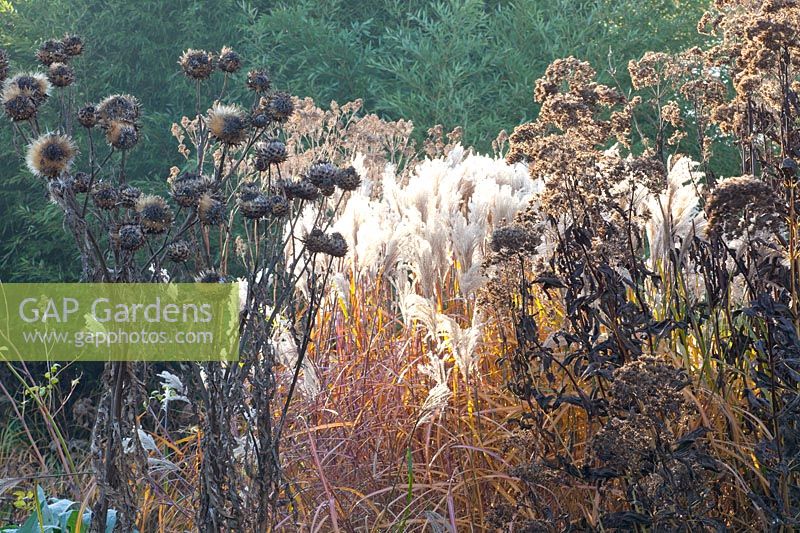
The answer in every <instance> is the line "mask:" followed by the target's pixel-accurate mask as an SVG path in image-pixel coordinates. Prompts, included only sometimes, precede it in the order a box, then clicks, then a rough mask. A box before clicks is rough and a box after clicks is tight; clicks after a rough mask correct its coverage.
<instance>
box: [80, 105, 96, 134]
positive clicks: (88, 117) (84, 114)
mask: <svg viewBox="0 0 800 533" xmlns="http://www.w3.org/2000/svg"><path fill="white" fill-rule="evenodd" d="M78 123H79V124H80V125H81V126H83V127H84V128H87V129H90V128H94V127H95V126H96V125H97V108H95V107H94V106H93V105H92V104H86V105H85V106H83V107H82V108H80V109H79V110H78Z"/></svg>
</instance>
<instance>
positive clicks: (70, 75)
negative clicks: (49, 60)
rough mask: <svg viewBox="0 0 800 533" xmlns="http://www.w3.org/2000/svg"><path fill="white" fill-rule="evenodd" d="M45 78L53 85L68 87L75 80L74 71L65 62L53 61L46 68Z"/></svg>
mask: <svg viewBox="0 0 800 533" xmlns="http://www.w3.org/2000/svg"><path fill="white" fill-rule="evenodd" d="M47 79H48V80H50V83H52V84H53V85H54V86H55V87H69V86H70V85H72V83H73V82H74V81H75V71H74V70H73V68H72V67H71V66H69V65H68V64H66V63H53V64H51V65H50V67H49V68H48V70H47Z"/></svg>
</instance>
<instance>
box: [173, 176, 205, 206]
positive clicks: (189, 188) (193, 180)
mask: <svg viewBox="0 0 800 533" xmlns="http://www.w3.org/2000/svg"><path fill="white" fill-rule="evenodd" d="M202 185H203V184H202V179H201V176H200V175H199V174H195V173H193V172H184V173H182V174H180V175H179V176H178V177H177V178H176V179H175V180H174V181H173V182H172V185H171V186H170V191H169V192H170V195H171V196H172V199H173V200H175V203H177V204H178V205H179V206H181V207H193V206H195V205H197V200H198V199H199V198H200V194H201V192H202V191H201V189H202Z"/></svg>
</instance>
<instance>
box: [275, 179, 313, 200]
mask: <svg viewBox="0 0 800 533" xmlns="http://www.w3.org/2000/svg"><path fill="white" fill-rule="evenodd" d="M283 190H284V192H285V193H286V197H287V198H289V199H291V198H300V199H301V200H309V201H314V200H316V199H317V198H318V197H319V189H318V188H317V186H316V185H314V184H313V183H311V182H310V181H309V180H308V179H301V180H299V181H290V182H287V183H286V184H284V187H283Z"/></svg>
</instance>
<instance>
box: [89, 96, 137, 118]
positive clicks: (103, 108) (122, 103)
mask: <svg viewBox="0 0 800 533" xmlns="http://www.w3.org/2000/svg"><path fill="white" fill-rule="evenodd" d="M141 113H142V106H141V104H140V103H139V100H138V99H137V98H136V97H135V96H131V95H130V94H112V95H111V96H108V97H106V98H104V99H103V101H101V102H100V103H99V104H97V118H98V120H99V121H101V122H111V121H113V120H124V121H126V122H136V121H137V120H139V117H140V115H141Z"/></svg>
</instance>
